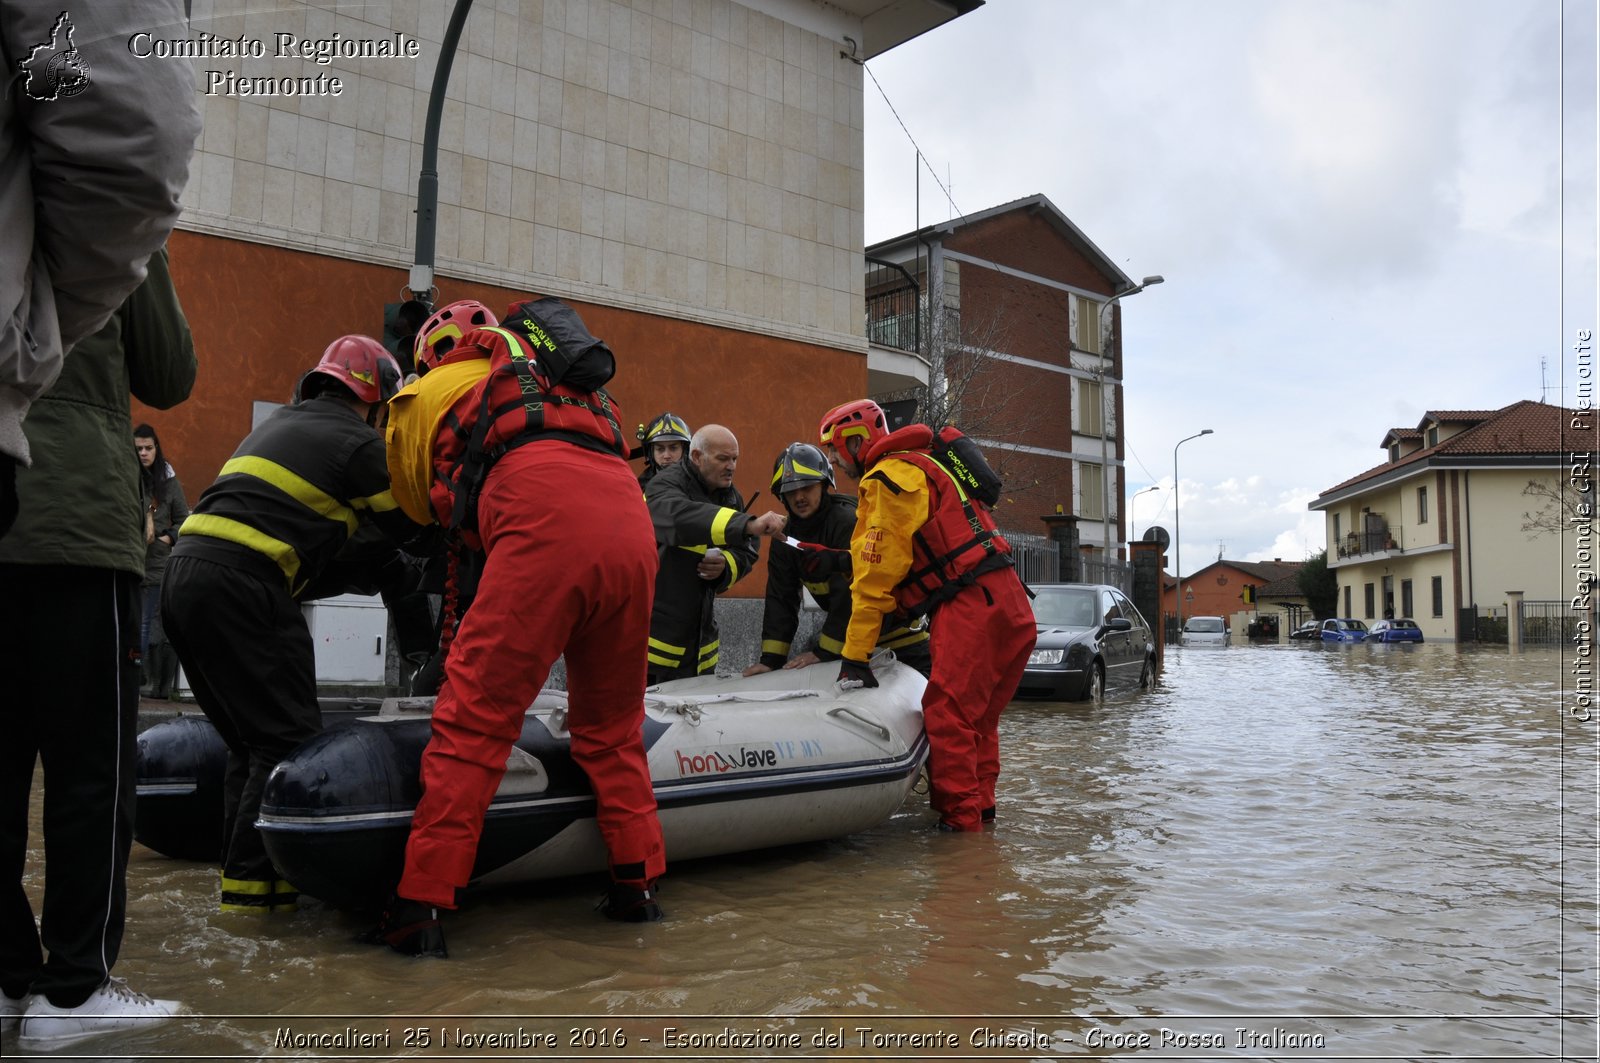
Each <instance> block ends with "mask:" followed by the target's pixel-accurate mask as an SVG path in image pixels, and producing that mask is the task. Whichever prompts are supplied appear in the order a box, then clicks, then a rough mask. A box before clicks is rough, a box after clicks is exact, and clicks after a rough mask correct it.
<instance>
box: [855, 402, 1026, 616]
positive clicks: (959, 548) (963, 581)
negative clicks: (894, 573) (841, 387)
mask: <svg viewBox="0 0 1600 1063" xmlns="http://www.w3.org/2000/svg"><path fill="white" fill-rule="evenodd" d="M919 429H920V431H918V430H919ZM931 437H932V432H931V430H930V429H928V428H927V427H926V426H924V425H913V426H910V427H908V428H903V429H901V430H900V431H898V432H894V433H891V434H890V435H889V436H886V437H885V438H884V439H882V440H881V441H880V443H879V446H877V447H874V448H872V449H871V450H869V451H868V453H867V454H866V455H864V458H865V459H866V461H865V464H867V465H868V467H869V469H870V467H871V465H872V464H873V463H875V462H877V461H879V460H881V459H883V458H897V459H899V460H901V461H904V462H906V463H908V464H910V465H915V466H916V467H917V468H918V469H919V470H921V472H922V474H923V475H924V476H925V477H927V480H928V496H929V498H928V520H927V522H926V523H924V524H923V525H922V527H921V528H919V529H917V531H916V532H915V533H913V535H912V536H911V543H912V556H911V571H909V572H908V573H906V577H905V579H903V580H901V581H900V583H899V584H898V585H896V587H895V589H894V598H895V603H896V605H898V607H899V609H900V611H901V612H903V613H904V614H905V615H906V616H908V617H913V618H914V617H919V616H925V615H926V614H928V613H930V612H932V611H933V610H934V609H936V608H938V606H940V605H941V604H943V603H944V602H947V601H949V600H950V599H951V598H954V597H955V596H956V595H957V594H959V593H960V592H961V591H962V589H963V588H965V587H969V586H971V585H972V584H973V583H975V582H977V579H978V577H979V576H981V575H983V574H984V573H985V572H993V571H995V570H996V569H1001V568H1009V567H1010V566H1011V565H1012V564H1013V563H1014V562H1013V559H1012V557H1011V544H1010V543H1008V542H1006V540H1005V536H1003V535H1001V534H1000V531H999V528H998V527H997V526H996V525H995V522H994V517H993V515H991V514H990V512H989V507H988V506H987V505H985V504H984V503H983V502H982V501H980V500H979V499H977V498H974V497H972V496H971V495H969V494H968V493H967V492H966V490H965V489H964V488H963V487H962V485H961V481H960V480H959V479H958V478H957V477H956V476H955V475H954V474H953V473H952V472H951V471H950V470H949V469H947V468H945V467H944V466H943V465H941V464H940V463H939V462H938V461H937V460H935V459H934V457H933V456H932V455H931V454H929V453H928V451H927V450H926V449H915V450H899V449H894V448H895V447H897V446H903V445H905V444H907V443H910V444H911V445H912V446H917V445H918V444H923V445H926V443H927V442H928V441H929V440H931ZM867 475H868V476H870V475H872V474H871V472H870V471H869V472H868V473H867ZM884 479H885V481H887V480H888V478H887V477H884Z"/></svg>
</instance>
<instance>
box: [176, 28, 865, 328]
mask: <svg viewBox="0 0 1600 1063" xmlns="http://www.w3.org/2000/svg"><path fill="white" fill-rule="evenodd" d="M762 6H765V7H767V8H770V9H772V10H773V11H774V12H775V13H773V14H768V13H764V12H763V11H761V10H756V9H754V8H752V7H750V6H746V5H744V4H740V3H735V2H732V0H478V2H477V3H476V4H475V5H474V6H473V9H472V11H471V14H470V16H469V17H468V19H467V21H466V24H465V29H464V32H463V34H462V37H461V42H460V46H459V49H458V51H457V54H456V58H455V62H454V68H453V71H452V75H451V79H450V86H449V92H448V94H447V98H446V102H445V105H444V112H443V125H442V135H441V139H440V150H439V160H438V170H439V211H438V226H437V242H438V262H437V269H438V271H439V272H440V273H442V274H446V275H449V276H451V277H454V278H458V279H460V280H465V281H472V282H479V283H485V284H493V285H498V286H502V287H507V288H512V289H516V290H537V291H546V292H552V293H557V294H561V295H563V296H567V297H571V298H574V299H582V300H586V301H591V302H596V303H602V304H605V305H610V306H617V307H624V308H630V309H636V310H643V311H647V312H652V313H659V314H664V315H667V316H670V317H673V318H676V319H679V320H693V321H702V322H706V323H710V324H715V325H724V326H728V327H732V328H738V329H742V330H747V331H757V332H764V333H767V334H771V335H780V336H784V337H787V338H793V339H799V340H803V341H806V342H812V343H818V344H822V345H827V346H833V347H840V348H846V349H853V350H857V351H864V350H865V343H864V340H863V325H862V301H863V299H862V296H863V278H862V271H861V269H860V266H859V263H860V254H861V245H862V210H863V203H862V200H863V182H862V103H861V88H862V72H861V67H860V66H859V65H857V64H856V63H855V62H852V61H850V60H849V59H847V58H843V57H841V56H840V50H841V43H840V38H841V36H842V35H844V34H848V33H850V32H851V31H852V27H855V29H854V32H856V33H857V34H859V33H860V32H861V30H860V29H859V26H860V22H859V20H852V19H850V18H849V17H847V15H846V14H845V13H844V12H842V11H837V12H834V15H833V16H832V18H833V21H834V22H836V23H837V25H830V24H829V22H828V18H827V17H825V14H826V8H825V6H823V7H819V5H815V4H811V3H789V4H783V3H769V4H766V5H762ZM451 7H452V5H451V4H450V3H446V2H442V0H441V2H427V0H391V2H387V3H382V2H379V3H371V4H362V5H341V6H339V7H337V8H334V9H329V8H327V7H324V6H320V5H314V4H310V3H292V2H290V3H274V4H268V5H261V4H250V3H246V2H244V0H197V2H196V3H195V5H194V17H193V22H192V25H191V26H190V27H189V28H188V29H187V30H185V29H184V28H182V27H167V28H153V29H152V40H153V41H159V40H168V39H175V38H186V39H188V40H189V41H195V40H201V41H204V40H207V37H206V35H211V38H210V39H211V40H212V41H214V42H224V41H228V42H237V41H240V40H241V39H242V40H243V41H245V42H246V43H247V45H251V44H254V43H256V42H259V43H260V44H261V45H263V46H264V50H265V52H266V55H265V56H263V57H261V58H256V57H253V56H244V57H239V56H236V55H235V56H229V55H222V56H217V55H214V54H213V55H206V56H198V57H194V58H192V59H191V60H190V61H191V62H192V63H193V65H194V69H195V77H196V83H197V90H198V91H199V92H200V94H201V95H200V102H201V105H202V107H203V109H204V113H205V132H204V136H203V138H202V140H201V143H200V146H199V153H198V155H197V156H196V159H195V164H194V178H193V180H192V181H191V182H190V185H189V188H188V190H187V192H186V193H185V196H184V207H185V215H184V220H183V225H184V227H185V228H187V229H191V230H194V231H198V232H205V233H210V234H214V235H219V236H226V237H235V238H240V239H245V240H251V241H257V242H264V243H270V244H277V245H280V246H285V247H292V248H296V249H300V250H311V251H317V252H321V253H324V254H329V255H334V256H337V257H341V258H348V259H354V260H358V261H363V262H372V263H377V264H393V265H397V266H405V265H408V264H409V263H410V261H411V256H412V246H413V232H414V227H415V214H414V208H415V205H416V191H417V175H418V171H419V170H420V168H421V165H422V144H423V131H424V127H425V121H426V115H427V107H428V95H429V90H430V87H431V85H432V81H433V76H434V67H435V63H436V61H437V58H438V54H439V50H440V42H441V39H442V38H443V36H444V31H445V26H446V21H447V18H448V16H449V13H450V10H451ZM786 9H793V12H794V14H793V15H792V16H791V17H794V18H795V19H796V21H798V15H800V14H807V15H809V16H810V18H809V22H810V23H812V24H813V25H814V28H802V27H801V26H800V25H797V24H795V22H794V21H786V20H785V18H783V17H779V16H780V15H784V14H786V13H787V12H786ZM282 35H292V36H293V38H294V39H295V41H296V44H297V47H295V48H294V50H293V51H292V52H291V54H288V55H282V56H281V57H280V52H281V51H282V49H281V48H280V43H281V42H282V40H283V36H282ZM335 35H337V36H338V38H339V39H340V40H342V41H346V42H350V41H360V42H367V41H370V42H389V41H399V42H401V46H404V43H405V42H408V41H414V42H415V50H416V52H417V55H416V57H415V58H408V57H404V56H401V57H367V58H344V57H338V56H336V57H333V58H332V59H331V61H329V62H326V63H322V62H318V61H316V60H314V59H307V58H305V48H306V46H307V42H312V47H315V43H314V42H320V41H327V40H331V39H333V38H334V36H335ZM212 72H216V73H212ZM229 75H232V78H231V80H230V79H229ZM319 76H320V77H322V78H324V79H330V78H337V79H338V80H339V82H340V89H339V94H338V95H337V96H334V95H326V94H323V95H315V94H311V95H300V94H296V95H292V96H291V95H272V96H263V95H243V94H241V93H242V91H243V90H241V89H240V85H241V82H247V81H248V82H254V81H255V79H265V78H271V79H291V80H298V79H306V78H316V77H319ZM326 84H327V82H326V81H324V87H325V86H326ZM252 87H253V86H252ZM280 87H282V83H281V82H280ZM230 88H231V89H232V90H233V92H232V94H229V92H228V90H229V89H230Z"/></svg>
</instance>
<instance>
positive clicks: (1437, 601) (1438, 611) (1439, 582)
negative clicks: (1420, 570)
mask: <svg viewBox="0 0 1600 1063" xmlns="http://www.w3.org/2000/svg"><path fill="white" fill-rule="evenodd" d="M1433 615H1434V616H1443V615H1444V577H1443V576H1435V577H1433Z"/></svg>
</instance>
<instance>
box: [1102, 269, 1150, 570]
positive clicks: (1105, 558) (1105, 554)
mask: <svg viewBox="0 0 1600 1063" xmlns="http://www.w3.org/2000/svg"><path fill="white" fill-rule="evenodd" d="M1165 280H1166V278H1165V277H1163V276H1161V274H1159V273H1156V274H1152V275H1151V276H1148V277H1146V278H1145V279H1144V280H1142V281H1140V282H1139V283H1138V284H1135V285H1134V286H1133V287H1131V288H1124V289H1123V290H1122V291H1120V292H1117V293H1115V294H1114V295H1112V296H1111V298H1109V299H1107V300H1106V301H1105V302H1104V303H1102V304H1101V305H1100V345H1101V348H1102V350H1101V352H1100V372H1099V373H1098V374H1097V375H1098V376H1099V378H1100V533H1101V534H1100V550H1101V556H1100V561H1101V564H1102V565H1103V566H1106V567H1105V572H1106V574H1107V575H1109V573H1110V567H1109V566H1110V562H1111V489H1110V487H1109V486H1108V485H1107V483H1106V478H1107V477H1108V476H1110V474H1111V458H1110V451H1109V450H1108V440H1107V432H1106V420H1107V418H1106V359H1107V358H1109V357H1110V356H1111V355H1112V353H1113V351H1114V350H1115V346H1116V345H1115V344H1113V343H1112V342H1111V340H1112V338H1113V337H1112V336H1111V335H1110V333H1109V331H1108V330H1109V329H1110V327H1111V308H1112V307H1113V306H1116V305H1117V302H1118V300H1121V299H1125V298H1127V297H1128V296H1130V295H1138V294H1139V293H1140V292H1142V291H1144V290H1145V289H1146V288H1150V287H1154V286H1155V285H1157V284H1161V283H1163V282H1164V281H1165ZM1114 392H1115V389H1113V395H1112V401H1111V409H1112V411H1113V412H1115V411H1116V408H1117V403H1116V396H1115V393H1114ZM1118 423H1119V424H1120V423H1121V422H1120V421H1119V422H1118ZM1112 482H1113V483H1114V482H1115V477H1112ZM1117 508H1118V509H1119V510H1120V509H1121V508H1122V489H1121V488H1118V489H1117ZM1106 582H1110V581H1109V580H1107V581H1106Z"/></svg>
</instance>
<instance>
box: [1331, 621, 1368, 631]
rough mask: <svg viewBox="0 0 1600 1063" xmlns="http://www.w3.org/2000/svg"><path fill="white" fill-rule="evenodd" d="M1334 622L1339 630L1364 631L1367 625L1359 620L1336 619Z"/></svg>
mask: <svg viewBox="0 0 1600 1063" xmlns="http://www.w3.org/2000/svg"><path fill="white" fill-rule="evenodd" d="M1334 622H1335V623H1336V624H1338V625H1339V629H1340V630H1341V631H1365V630H1367V625H1365V624H1363V623H1362V622H1361V621H1359V620H1337V621H1334Z"/></svg>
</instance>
